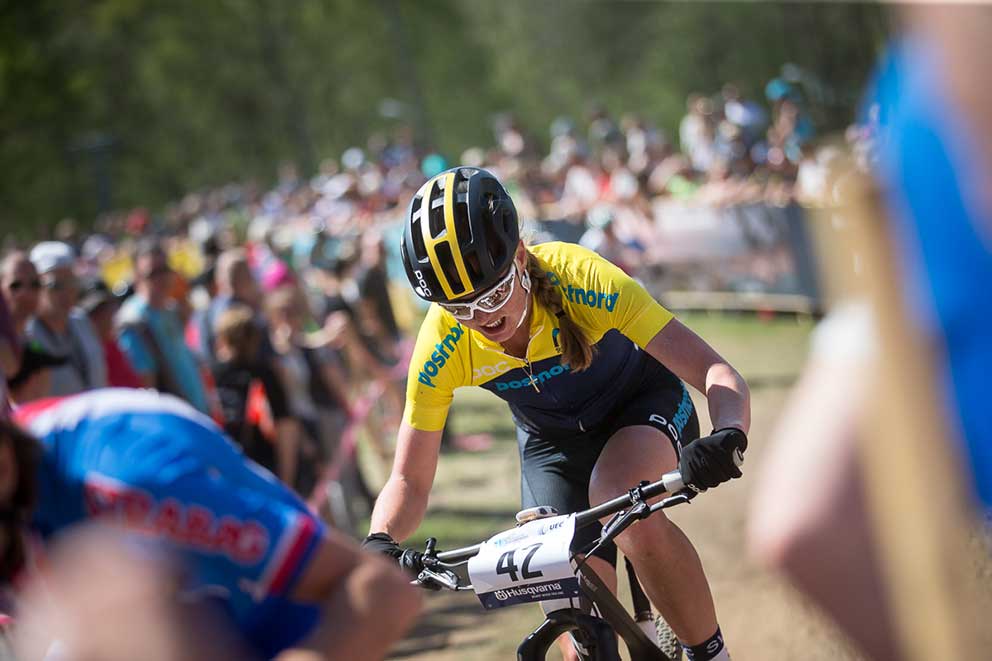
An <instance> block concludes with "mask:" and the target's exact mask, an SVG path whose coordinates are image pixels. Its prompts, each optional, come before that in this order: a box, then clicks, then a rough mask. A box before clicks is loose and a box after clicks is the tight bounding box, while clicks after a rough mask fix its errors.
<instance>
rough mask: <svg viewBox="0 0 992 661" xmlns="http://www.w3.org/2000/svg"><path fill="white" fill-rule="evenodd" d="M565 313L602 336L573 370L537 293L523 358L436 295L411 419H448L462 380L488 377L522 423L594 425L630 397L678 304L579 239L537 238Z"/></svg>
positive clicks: (534, 426) (414, 383)
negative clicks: (585, 362)
mask: <svg viewBox="0 0 992 661" xmlns="http://www.w3.org/2000/svg"><path fill="white" fill-rule="evenodd" d="M530 251H531V252H532V253H533V254H534V255H535V256H536V257H537V260H538V262H539V263H540V265H541V267H542V268H543V269H544V270H545V271H546V272H547V274H548V277H549V278H550V281H551V283H552V284H553V285H554V286H556V287H559V288H560V290H561V297H562V303H563V306H564V310H565V314H567V315H568V316H569V318H570V319H572V320H573V321H574V322H575V323H576V324H578V326H579V327H580V328H581V329H582V331H583V333H584V334H585V336H586V337H587V338H588V339H589V341H590V342H591V343H592V344H594V345H595V348H596V353H595V355H594V356H593V360H592V365H590V367H589V368H588V369H586V370H583V371H581V372H572V371H571V370H570V369H569V366H568V365H567V364H562V362H561V351H560V349H559V347H558V342H557V340H558V324H557V318H556V317H555V316H554V315H552V314H551V312H550V311H549V310H547V309H545V308H543V307H542V306H540V305H537V304H536V302H534V303H532V305H533V308H532V314H531V319H530V342H529V344H528V347H527V353H526V357H525V358H517V357H515V356H511V355H509V354H507V353H505V352H504V351H503V347H502V346H501V345H499V344H497V343H495V342H491V341H490V340H488V339H487V338H486V337H485V336H484V335H482V334H481V333H478V332H476V331H473V330H471V329H469V328H468V327H467V326H465V325H463V324H461V323H459V322H458V321H457V320H456V319H455V318H454V317H452V316H451V315H450V314H449V313H448V312H447V311H445V310H444V308H442V307H441V306H439V305H436V304H434V305H431V307H430V309H429V310H428V312H427V316H426V318H425V319H424V322H423V324H422V325H421V327H420V332H419V334H418V336H417V344H416V347H415V349H414V351H413V356H412V359H411V362H410V370H409V374H408V377H407V389H406V408H405V410H404V414H403V419H404V420H405V421H406V422H407V423H409V424H410V425H411V426H413V427H414V428H416V429H420V430H424V431H436V430H440V429H442V428H443V427H444V423H445V419H446V418H447V415H448V408H449V407H450V405H451V401H452V398H453V394H454V390H455V388H458V387H461V386H481V387H483V388H486V389H487V390H489V391H491V392H493V393H495V394H496V395H497V396H498V397H500V398H502V399H504V400H505V401H506V402H508V403H509V405H510V409H511V411H512V412H513V415H514V420H515V422H516V424H517V425H518V426H519V427H522V428H524V429H527V430H529V431H532V432H548V433H555V432H568V431H576V430H586V429H592V428H593V427H595V426H596V425H597V424H599V423H601V422H603V421H604V420H606V419H607V418H608V417H609V416H610V415H611V414H612V412H613V411H615V409H616V408H617V407H618V406H619V405H621V404H622V397H623V393H624V390H625V386H626V385H627V384H628V383H629V382H630V381H631V379H633V378H634V376H635V375H636V374H639V373H640V370H639V367H640V364H641V361H643V360H654V359H653V358H651V357H650V356H647V355H646V354H645V353H644V352H643V351H642V349H643V347H644V346H645V345H646V344H647V343H648V342H649V341H650V340H651V338H653V337H654V336H655V335H656V334H657V333H658V331H660V330H661V329H662V328H664V327H665V325H666V324H667V323H668V322H669V321H671V319H672V313H671V312H669V311H668V310H666V309H665V308H664V307H662V306H661V305H660V304H659V303H658V302H657V301H655V300H654V299H653V298H652V297H651V295H650V294H648V292H647V291H645V290H644V288H643V287H642V286H641V285H640V284H638V283H637V282H636V281H635V280H634V279H633V278H631V277H630V276H628V275H627V274H626V273H624V272H623V271H622V270H620V269H619V268H618V267H616V266H614V265H613V264H611V263H610V262H608V261H607V260H605V259H603V258H602V257H600V256H599V255H597V254H596V253H594V252H592V251H590V250H587V249H585V248H582V247H581V246H578V245H575V244H571V243H561V242H552V243H543V244H540V245H536V246H532V247H530Z"/></svg>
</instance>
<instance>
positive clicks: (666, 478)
mask: <svg viewBox="0 0 992 661" xmlns="http://www.w3.org/2000/svg"><path fill="white" fill-rule="evenodd" d="M661 483H662V484H663V485H665V491H666V492H668V493H675V492H676V491H681V490H682V489H684V488H685V482H683V481H682V473H680V472H679V471H677V470H673V471H671V472H670V473H665V474H664V475H662V476H661Z"/></svg>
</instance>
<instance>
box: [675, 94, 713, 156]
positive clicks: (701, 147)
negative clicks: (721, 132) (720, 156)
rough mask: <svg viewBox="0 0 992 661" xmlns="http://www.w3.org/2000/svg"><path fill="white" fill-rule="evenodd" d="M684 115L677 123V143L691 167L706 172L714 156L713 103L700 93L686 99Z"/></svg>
mask: <svg viewBox="0 0 992 661" xmlns="http://www.w3.org/2000/svg"><path fill="white" fill-rule="evenodd" d="M686 111H687V113H686V115H685V117H683V118H682V121H681V122H680V123H679V144H680V145H681V147H682V153H683V154H685V155H686V156H688V157H689V162H690V163H692V167H693V168H695V169H696V170H698V171H699V172H708V171H709V169H710V166H711V165H712V163H713V159H714V157H715V154H714V150H713V132H714V126H713V124H714V121H713V103H712V101H710V100H709V99H708V98H706V97H705V96H703V95H702V94H690V95H689V97H688V98H687V99H686Z"/></svg>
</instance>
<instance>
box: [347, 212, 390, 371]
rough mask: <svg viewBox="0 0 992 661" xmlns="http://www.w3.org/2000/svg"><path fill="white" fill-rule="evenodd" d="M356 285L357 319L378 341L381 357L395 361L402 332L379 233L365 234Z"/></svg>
mask: <svg viewBox="0 0 992 661" xmlns="http://www.w3.org/2000/svg"><path fill="white" fill-rule="evenodd" d="M355 284H356V285H357V286H358V294H359V298H358V301H357V303H358V306H359V313H358V317H359V319H360V320H362V323H361V326H362V329H363V331H365V332H364V333H363V334H367V335H369V336H371V337H373V338H375V339H376V340H377V344H378V345H379V346H378V348H379V353H380V355H382V356H384V357H386V358H387V359H390V360H395V359H396V356H395V351H394V346H393V345H394V344H395V343H396V342H397V341H398V340H399V338H400V331H399V328H398V327H397V326H396V315H395V314H394V313H393V304H392V302H391V301H390V299H389V276H388V275H387V273H386V246H385V245H384V244H383V242H382V234H381V233H380V232H378V231H375V230H372V231H368V232H365V233H364V234H363V235H362V239H361V249H360V252H359V261H358V265H357V268H356V271H355Z"/></svg>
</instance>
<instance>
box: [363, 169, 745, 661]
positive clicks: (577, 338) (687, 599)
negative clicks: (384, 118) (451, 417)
mask: <svg viewBox="0 0 992 661" xmlns="http://www.w3.org/2000/svg"><path fill="white" fill-rule="evenodd" d="M405 222H406V224H405V227H404V235H403V243H402V245H401V255H402V258H403V263H404V266H405V268H406V273H407V276H408V278H409V280H410V284H411V286H412V287H413V289H414V291H415V292H416V294H417V296H419V297H420V298H421V299H423V300H425V301H429V302H431V303H433V305H431V307H430V308H429V310H428V312H427V315H426V317H425V319H424V322H423V324H422V326H421V328H420V332H419V335H418V338H417V344H416V348H415V350H414V354H413V358H412V360H411V363H410V369H409V375H408V378H407V402H406V409H405V412H404V416H403V421H402V423H401V426H400V429H399V436H398V440H397V447H396V459H395V462H394V465H393V470H392V474H391V475H390V477H389V480H388V481H387V483H386V485H385V487H384V488H383V490H382V493H381V494H380V495H379V498H378V500H377V502H376V507H375V510H374V512H373V514H372V520H371V526H370V528H371V530H370V535H369V536H368V537H367V538H366V540H365V546H366V547H367V548H370V549H373V550H377V551H380V552H383V553H386V554H387V555H390V556H392V557H394V558H397V559H398V560H400V561H401V563H403V562H406V561H408V560H409V559H410V558H411V557H414V556H411V555H410V554H411V553H416V552H414V551H409V550H407V551H404V550H403V549H401V548H400V547H399V544H398V542H397V541H396V540H403V539H404V538H406V537H408V536H409V535H410V534H412V533H413V532H414V530H415V529H416V527H417V526H418V525H419V523H420V521H421V520H422V518H423V516H424V513H425V510H426V507H427V499H428V494H429V492H430V489H431V485H432V483H433V479H434V474H435V470H436V468H437V458H438V450H439V445H440V440H441V429H442V428H443V426H444V423H445V420H446V417H447V413H448V408H449V406H450V404H451V401H452V395H453V391H454V390H455V388H458V387H461V386H468V385H474V386H479V387H482V388H485V389H486V390H489V391H490V392H492V393H494V394H495V395H497V396H498V397H500V398H502V399H504V400H505V401H506V402H507V403H508V404H509V406H510V410H511V412H512V414H513V419H514V422H515V424H516V427H517V437H518V441H519V446H520V456H521V475H522V484H521V493H522V500H523V503H522V505H523V507H534V506H538V505H550V506H552V507H554V508H556V509H557V510H558V511H559V512H561V513H567V512H574V511H577V510H581V509H585V508H587V507H589V506H590V505H595V504H598V503H601V502H604V501H606V500H608V499H610V498H613V497H616V496H618V495H621V494H623V493H626V490H627V488H628V486H629V485H630V484H633V483H636V482H637V481H638V480H656V479H658V477H659V476H660V475H662V474H664V473H665V472H667V471H670V470H673V469H674V468H675V467H676V466H678V467H679V468H680V469H681V470H682V473H683V477H684V479H685V481H686V484H687V485H688V486H689V487H690V488H692V489H694V490H704V489H706V488H710V487H715V486H717V485H718V484H720V483H722V482H725V481H728V480H730V479H733V478H735V477H739V476H740V475H741V473H740V470H739V469H738V468H737V465H736V463H737V462H735V459H737V460H740V459H742V457H741V453H742V452H743V451H744V449H745V448H746V447H747V437H746V432H747V430H748V427H749V424H750V404H749V392H748V388H747V384H746V383H745V382H744V379H743V378H742V377H741V376H740V374H739V373H738V372H737V371H736V370H735V369H734V368H733V367H732V366H731V365H730V364H728V363H727V361H726V360H724V359H723V358H722V357H720V355H719V354H718V353H717V352H716V351H715V350H714V349H713V348H711V347H710V346H709V345H708V344H706V342H704V341H703V340H702V339H700V338H699V337H698V336H696V335H695V334H694V333H693V332H692V331H690V330H689V329H688V328H686V327H685V326H684V325H682V324H681V323H680V322H679V321H678V320H676V319H674V317H673V315H672V314H671V313H670V312H669V311H668V310H666V309H665V308H663V307H662V306H661V305H659V304H658V303H657V302H656V301H655V300H654V299H653V298H652V297H651V296H650V295H649V294H648V293H647V292H646V291H645V290H644V288H643V287H642V286H641V285H639V284H638V283H637V282H636V281H634V280H633V279H632V278H631V277H629V276H628V275H626V274H625V273H624V272H623V271H622V270H620V269H619V268H618V267H616V266H615V265H613V264H611V263H610V262H608V261H607V260H605V259H603V258H602V257H600V256H599V255H597V254H596V253H594V252H592V251H589V250H586V249H585V248H582V247H580V246H577V245H573V244H566V243H559V242H552V243H545V244H541V245H535V246H526V245H525V244H524V243H523V242H522V241H521V240H520V235H519V229H518V227H519V226H518V218H517V212H516V209H515V207H514V204H513V201H512V200H511V198H510V196H509V195H508V194H507V192H506V190H505V189H504V188H503V186H502V184H501V183H500V182H499V181H498V180H497V179H496V177H494V176H493V175H492V174H491V173H489V172H487V171H486V170H482V169H477V168H468V167H459V168H454V169H452V170H448V171H446V172H443V173H441V174H439V175H437V176H436V177H433V178H432V179H430V180H429V181H428V182H427V183H426V184H424V185H423V187H422V188H421V189H420V190H419V191H418V192H417V194H416V195H415V196H414V198H413V200H412V201H411V203H410V206H409V208H408V211H407V214H406V221H405ZM685 384H688V385H691V386H693V387H694V388H696V389H697V390H699V391H700V392H701V393H703V394H704V395H705V396H706V399H707V405H708V408H709V414H710V420H711V421H712V423H713V428H714V431H713V432H712V433H711V434H710V435H708V436H705V437H703V438H699V423H698V419H697V417H696V412H695V410H694V408H693V404H692V399H691V397H690V395H689V392H688V390H687V388H686V386H685ZM588 531H589V532H588V534H583V533H579V534H578V535H577V538H576V540H575V547H576V548H584V547H586V546H588V545H591V543H592V542H594V541H595V540H596V539H598V535H599V533H598V531H597V530H592V529H588ZM616 547H619V548H620V549H621V550H622V551H623V552H624V554H625V555H626V556H627V557H628V558H629V559H630V560H631V561H632V562H633V564H634V566H635V567H636V569H637V572H638V576H639V577H640V579H641V582H642V583H643V584H644V587H645V589H646V591H647V593H648V595H649V597H650V598H651V601H652V602H653V603H654V605H655V606H656V607H657V608H658V610H659V611H660V612H661V614H662V615H663V616H664V618H665V620H666V621H667V622H669V623H670V624H671V626H672V628H673V630H674V631H675V632H676V634H677V635H678V637H679V639H680V640H681V641H682V643H683V644H684V646H685V647H686V649H687V651H688V653H689V656H690V658H691V659H693V661H707V660H709V659H719V660H725V659H729V656H728V653H727V650H726V647H725V646H724V644H723V639H722V635H721V632H720V629H719V626H718V624H717V617H716V611H715V607H714V604H713V598H712V596H711V593H710V589H709V585H708V583H707V580H706V577H705V575H704V573H703V568H702V564H701V563H700V560H699V557H698V555H697V554H696V551H695V550H694V548H693V546H692V544H691V543H690V541H689V540H688V539H687V538H686V536H685V535H684V534H683V533H682V531H681V530H680V529H679V528H678V527H677V526H676V525H675V524H674V523H672V522H671V521H669V520H668V519H667V518H665V517H664V516H663V515H660V516H657V517H651V518H650V519H646V520H644V521H642V522H641V523H640V525H637V526H633V527H631V528H630V529H629V530H627V531H626V532H624V533H623V534H621V535H620V536H619V537H618V538H617V540H616V546H613V545H604V547H603V548H601V549H600V551H598V552H597V553H596V554H595V555H594V556H593V557H592V558H590V560H589V562H590V564H591V566H593V568H594V569H595V571H596V572H597V573H599V574H600V575H601V576H604V577H606V578H607V582H608V583H610V584H611V585H612V587H613V588H614V589H615V586H616V574H615V570H614V567H615V563H616ZM408 564H409V563H408Z"/></svg>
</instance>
